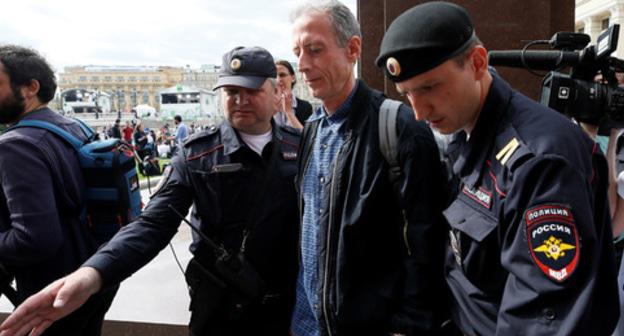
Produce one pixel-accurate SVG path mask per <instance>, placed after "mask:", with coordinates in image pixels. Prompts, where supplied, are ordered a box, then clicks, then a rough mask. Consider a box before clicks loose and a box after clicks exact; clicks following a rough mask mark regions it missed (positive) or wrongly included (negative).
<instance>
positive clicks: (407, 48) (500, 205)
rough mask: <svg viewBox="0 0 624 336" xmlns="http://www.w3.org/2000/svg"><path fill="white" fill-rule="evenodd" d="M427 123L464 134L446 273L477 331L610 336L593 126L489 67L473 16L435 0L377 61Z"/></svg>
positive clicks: (604, 219)
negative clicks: (585, 127)
mask: <svg viewBox="0 0 624 336" xmlns="http://www.w3.org/2000/svg"><path fill="white" fill-rule="evenodd" d="M376 63H377V65H378V66H379V67H380V68H382V69H383V71H384V72H385V74H386V76H387V77H388V78H389V79H390V80H392V81H394V82H395V85H396V88H397V90H398V91H399V92H400V93H401V94H402V95H404V96H405V97H407V99H408V100H409V101H410V103H411V105H412V107H413V109H414V114H415V116H416V118H417V119H420V120H425V121H427V122H428V123H429V125H430V126H431V127H432V128H434V129H437V130H438V131H440V132H441V133H443V134H451V133H453V132H457V131H458V133H457V134H456V136H455V139H454V144H451V147H450V148H449V151H451V152H453V153H454V155H451V156H452V157H454V158H455V159H454V162H453V172H454V174H455V176H456V177H457V178H458V179H459V180H460V184H459V186H460V190H457V195H456V197H455V199H454V201H453V202H452V203H451V204H450V206H449V207H448V208H447V209H446V210H445V211H444V215H445V217H446V218H447V220H448V222H449V224H450V226H451V230H450V244H449V245H450V246H449V247H448V255H447V260H446V271H445V274H446V280H447V282H448V284H449V286H450V288H451V291H452V292H453V302H452V306H453V312H452V313H453V319H454V321H455V323H456V324H457V326H458V327H459V328H460V329H461V331H462V332H463V333H464V334H466V335H570V334H574V335H589V334H591V335H610V334H611V332H612V331H613V328H614V326H615V322H616V320H617V317H618V301H617V298H618V294H617V288H616V284H615V267H614V262H613V245H612V244H611V240H612V237H611V230H610V221H609V210H608V206H607V203H606V202H607V198H606V187H607V171H606V162H605V159H604V157H603V156H602V155H601V154H600V153H599V152H597V148H596V145H595V144H594V143H593V142H592V141H591V140H590V139H589V138H588V137H587V136H586V135H585V134H584V133H583V132H582V130H581V129H580V128H579V127H578V126H576V125H575V124H573V123H572V122H571V121H569V120H568V119H566V118H565V117H564V116H562V115H560V114H558V113H557V112H555V111H553V110H550V109H548V108H546V107H544V106H541V105H539V104H537V103H536V102H533V101H532V100H530V99H528V98H527V97H525V96H523V95H522V94H520V93H518V92H517V91H515V90H513V89H512V88H510V87H509V85H508V84H507V83H506V82H505V81H503V80H502V79H501V78H500V77H498V76H497V75H495V74H492V73H491V72H490V71H488V59H487V51H486V49H485V48H484V47H483V46H482V45H481V42H480V41H479V40H478V39H477V37H476V35H475V32H474V28H473V24H472V22H471V19H470V17H469V15H468V13H467V12H466V11H465V10H464V9H463V8H462V7H460V6H457V5H454V4H451V3H446V2H428V3H425V4H421V5H418V6H416V7H413V8H412V9H410V10H408V11H406V12H405V13H403V14H401V15H400V16H399V17H398V18H397V19H396V20H395V21H394V22H393V23H392V24H391V25H390V27H389V28H388V30H387V32H386V34H385V36H384V38H383V41H382V43H381V48H380V55H379V57H378V58H377V61H376Z"/></svg>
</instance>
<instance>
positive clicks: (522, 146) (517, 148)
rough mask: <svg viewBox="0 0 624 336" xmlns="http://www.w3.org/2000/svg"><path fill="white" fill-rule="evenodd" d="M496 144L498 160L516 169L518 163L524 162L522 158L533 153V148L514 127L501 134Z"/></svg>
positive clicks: (502, 164) (501, 163) (509, 167)
mask: <svg viewBox="0 0 624 336" xmlns="http://www.w3.org/2000/svg"><path fill="white" fill-rule="evenodd" d="M495 146H496V147H495V153H496V155H495V158H496V161H498V162H499V163H500V165H501V166H505V167H507V168H508V169H510V170H514V169H515V168H516V166H517V163H520V162H523V160H521V159H523V158H527V157H529V156H532V155H533V152H532V151H531V149H530V148H529V147H528V146H527V145H526V143H524V142H523V141H522V139H521V138H520V137H519V136H518V134H517V133H516V132H515V131H514V130H512V129H510V130H507V131H505V132H503V133H502V134H499V135H498V136H497V139H496V145H495Z"/></svg>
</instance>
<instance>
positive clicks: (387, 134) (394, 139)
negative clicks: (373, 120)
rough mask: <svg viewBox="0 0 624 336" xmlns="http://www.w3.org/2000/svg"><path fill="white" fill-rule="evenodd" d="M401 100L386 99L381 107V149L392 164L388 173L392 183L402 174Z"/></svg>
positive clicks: (389, 163)
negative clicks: (400, 142)
mask: <svg viewBox="0 0 624 336" xmlns="http://www.w3.org/2000/svg"><path fill="white" fill-rule="evenodd" d="M400 106H401V102H400V101H396V100H392V99H385V100H384V101H383V103H382V104H381V107H380V108H379V149H380V150H381V153H382V154H383V156H384V158H385V159H386V162H388V165H389V166H390V169H389V170H388V175H389V177H390V181H391V182H392V183H396V181H398V179H399V177H400V176H401V167H400V166H399V153H398V151H397V147H398V136H397V116H398V114H399V107H400Z"/></svg>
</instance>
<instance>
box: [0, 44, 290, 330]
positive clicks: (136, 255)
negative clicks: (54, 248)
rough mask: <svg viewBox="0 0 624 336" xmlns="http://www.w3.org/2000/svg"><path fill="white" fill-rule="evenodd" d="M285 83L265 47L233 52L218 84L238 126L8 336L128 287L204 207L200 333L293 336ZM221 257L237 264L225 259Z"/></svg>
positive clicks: (218, 132)
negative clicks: (279, 112) (185, 217)
mask: <svg viewBox="0 0 624 336" xmlns="http://www.w3.org/2000/svg"><path fill="white" fill-rule="evenodd" d="M275 77H276V70H275V63H274V61H273V58H272V56H271V55H270V54H269V52H268V51H266V50H265V49H262V48H259V47H252V48H244V47H238V48H235V49H233V50H231V51H230V52H228V53H226V54H225V55H224V57H223V65H222V68H221V73H220V74H219V80H218V82H217V86H216V87H217V88H222V91H223V92H222V102H223V107H224V110H225V115H226V118H227V121H226V122H224V123H222V124H221V125H220V126H218V127H216V128H213V129H211V130H208V131H203V132H200V133H197V134H195V135H193V136H192V137H191V138H190V139H188V140H187V141H186V142H185V143H184V146H183V147H182V148H181V151H180V153H179V154H178V155H177V156H176V157H175V158H174V159H173V161H172V169H171V170H169V171H167V172H166V173H164V177H163V180H162V181H164V182H163V183H162V186H160V187H159V188H158V190H157V191H156V192H155V193H154V195H153V196H152V198H151V200H150V202H149V204H148V205H147V206H146V208H145V210H144V211H143V214H142V215H141V216H140V218H139V219H138V220H137V221H135V222H133V223H131V224H129V225H128V226H126V227H124V228H123V229H122V230H121V231H120V232H119V233H118V234H117V235H116V236H115V237H114V238H113V239H112V240H111V241H110V242H109V243H108V244H107V245H106V246H105V247H103V248H102V249H101V250H100V251H98V253H97V254H96V255H95V256H94V257H92V258H91V259H89V260H88V261H87V262H86V263H85V264H84V265H83V266H84V267H82V268H80V269H79V270H78V271H77V272H75V273H73V274H71V275H70V276H68V277H66V278H64V279H61V280H59V281H57V282H55V283H53V284H52V285H50V286H49V287H47V288H46V289H45V290H44V291H42V292H40V293H39V294H37V295H35V296H34V297H32V298H31V299H29V300H28V301H26V302H25V303H24V305H23V307H20V308H19V309H18V310H16V311H15V313H14V314H13V315H12V316H11V317H10V318H9V319H7V321H6V322H5V323H4V324H3V326H2V327H1V328H0V329H2V330H4V332H5V333H6V334H7V335H13V334H19V333H17V331H18V330H19V329H20V328H22V332H24V331H28V330H30V329H31V328H32V327H36V328H40V327H44V326H45V325H46V323H47V322H42V323H41V322H40V321H41V319H44V320H52V319H56V318H58V317H59V316H62V315H64V314H66V313H67V312H68V311H70V310H71V309H73V308H74V307H76V306H78V305H80V304H81V302H83V301H84V299H85V298H87V297H88V296H89V295H90V294H92V293H95V292H97V291H98V290H100V289H101V288H106V287H108V286H111V285H113V284H116V283H119V282H120V281H122V280H123V279H125V278H126V277H128V276H129V275H131V274H132V273H133V272H135V271H136V270H138V269H139V268H141V267H142V266H143V265H145V264H146V263H147V262H148V261H150V260H151V259H152V258H153V257H155V256H156V254H157V253H158V252H159V251H160V250H161V249H163V248H164V247H165V246H166V245H167V243H168V242H169V240H170V239H171V238H172V237H173V235H174V234H175V233H176V231H177V228H178V226H179V225H180V221H181V218H180V216H179V215H178V214H176V211H177V212H180V213H186V211H187V210H188V208H189V206H190V205H191V204H193V208H192V212H191V222H192V223H193V224H194V225H195V226H196V227H198V228H199V230H200V232H201V234H202V235H205V236H207V239H208V240H205V239H202V238H201V237H200V235H199V234H195V235H194V240H193V244H192V246H191V251H192V252H193V254H194V258H193V260H192V261H191V262H190V263H189V266H188V268H187V271H186V278H187V281H188V283H189V287H190V291H191V305H190V309H191V313H192V314H191V321H190V332H191V335H199V336H203V335H288V330H289V324H290V315H291V309H292V308H291V306H292V305H293V300H294V284H295V279H296V275H297V252H296V251H297V231H298V229H297V228H298V225H297V223H298V222H297V221H298V211H297V204H296V199H297V198H296V194H295V189H294V183H293V178H294V175H295V172H296V158H297V154H296V153H297V149H298V143H299V133H298V131H296V130H294V129H291V128H286V127H277V126H275V125H274V124H272V122H271V120H272V117H273V114H274V113H275V111H276V107H277V104H278V102H279V97H278V87H277V83H276V80H275ZM209 241H212V242H214V243H215V244H216V245H218V248H217V249H215V248H212V247H211V245H212V244H210V243H209ZM220 250H225V251H226V252H227V253H228V255H229V256H230V257H232V258H234V259H227V260H229V261H234V262H225V261H226V259H224V258H223V251H220ZM240 265H247V266H249V267H247V266H244V267H242V268H241V269H240V270H239V269H238V268H237V266H240ZM228 274H229V275H228ZM232 274H233V275H232ZM241 283H242V285H241ZM254 291H255V292H259V295H251V294H250V292H254ZM180 295H183V294H182V293H181V294H180ZM52 305H54V308H53V309H51V308H52V307H51V306H52ZM33 316H34V319H33V320H29V319H28V318H27V317H33ZM37 319H39V321H37ZM40 323H41V324H42V325H41V324H40Z"/></svg>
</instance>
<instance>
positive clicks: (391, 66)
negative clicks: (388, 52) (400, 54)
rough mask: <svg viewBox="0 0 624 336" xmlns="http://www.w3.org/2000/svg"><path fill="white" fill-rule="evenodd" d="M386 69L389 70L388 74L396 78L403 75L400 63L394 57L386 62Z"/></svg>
mask: <svg viewBox="0 0 624 336" xmlns="http://www.w3.org/2000/svg"><path fill="white" fill-rule="evenodd" d="M386 68H387V69H388V73H389V74H391V75H392V76H395V77H396V76H398V75H400V74H401V65H400V64H399V61H397V59H396V58H394V57H390V58H388V60H387V61H386Z"/></svg>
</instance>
